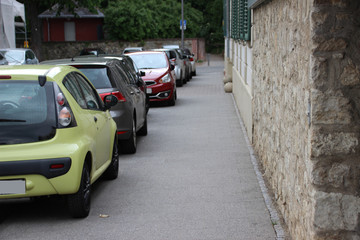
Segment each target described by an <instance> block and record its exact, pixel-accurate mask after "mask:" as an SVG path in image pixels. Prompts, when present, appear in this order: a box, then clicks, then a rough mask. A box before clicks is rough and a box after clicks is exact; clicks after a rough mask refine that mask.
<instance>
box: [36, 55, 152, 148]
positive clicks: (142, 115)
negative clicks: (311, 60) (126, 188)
mask: <svg viewBox="0 0 360 240" xmlns="http://www.w3.org/2000/svg"><path fill="white" fill-rule="evenodd" d="M41 64H56V65H71V66H73V67H76V68H78V69H79V70H80V71H81V72H82V73H84V74H85V76H86V77H87V78H89V80H90V81H91V82H92V84H93V85H94V86H95V88H96V90H97V91H98V92H99V94H100V96H101V97H102V98H103V99H104V97H105V96H107V95H114V96H116V97H117V99H118V103H117V104H116V105H115V106H113V107H112V108H111V109H110V114H111V116H112V117H113V118H114V120H115V122H116V124H117V135H118V140H119V149H120V150H121V152H122V153H135V152H136V148H137V136H136V135H137V134H139V135H147V112H146V94H145V93H144V92H143V91H141V89H140V88H141V87H144V86H145V85H144V82H140V81H137V78H136V76H130V74H131V73H130V74H129V72H128V70H127V69H126V68H124V64H123V63H122V62H121V61H120V60H118V59H107V58H103V57H89V58H72V59H60V60H52V61H45V62H41Z"/></svg>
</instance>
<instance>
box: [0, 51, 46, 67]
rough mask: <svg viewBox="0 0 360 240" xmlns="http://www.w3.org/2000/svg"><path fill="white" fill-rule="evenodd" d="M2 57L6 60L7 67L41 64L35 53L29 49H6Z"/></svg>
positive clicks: (2, 52) (1, 52)
mask: <svg viewBox="0 0 360 240" xmlns="http://www.w3.org/2000/svg"><path fill="white" fill-rule="evenodd" d="M0 55H1V56H2V57H3V58H4V59H5V60H6V62H7V64H6V65H24V64H39V60H38V59H37V57H36V56H35V53H34V52H33V51H32V50H31V49H29V48H4V49H0Z"/></svg>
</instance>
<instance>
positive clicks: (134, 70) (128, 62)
mask: <svg viewBox="0 0 360 240" xmlns="http://www.w3.org/2000/svg"><path fill="white" fill-rule="evenodd" d="M102 57H104V58H107V59H110V58H115V59H119V60H120V61H121V62H122V63H123V64H124V67H125V68H126V69H127V72H128V73H129V74H130V77H132V78H134V79H135V82H137V83H138V85H139V88H140V90H141V91H143V92H144V94H146V112H148V111H149V108H150V100H149V94H147V93H146V88H147V86H146V83H145V81H144V80H143V79H142V76H145V72H142V71H140V69H139V68H138V67H137V66H136V64H135V62H134V61H133V60H132V59H131V58H130V57H129V56H126V55H118V54H106V55H102Z"/></svg>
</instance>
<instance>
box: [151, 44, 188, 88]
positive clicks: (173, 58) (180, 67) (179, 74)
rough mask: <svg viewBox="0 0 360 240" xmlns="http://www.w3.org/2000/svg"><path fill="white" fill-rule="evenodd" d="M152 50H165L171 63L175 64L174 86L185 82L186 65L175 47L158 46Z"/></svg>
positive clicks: (179, 85)
mask: <svg viewBox="0 0 360 240" xmlns="http://www.w3.org/2000/svg"><path fill="white" fill-rule="evenodd" d="M152 51H161V52H165V53H166V55H167V57H168V58H169V61H170V63H171V64H173V65H174V66H175V69H174V71H175V76H176V86H178V87H181V86H182V85H184V84H185V83H186V78H185V76H186V72H185V71H186V66H185V62H184V60H183V59H182V57H181V55H180V54H179V53H178V52H177V51H176V50H175V49H166V48H158V49H152Z"/></svg>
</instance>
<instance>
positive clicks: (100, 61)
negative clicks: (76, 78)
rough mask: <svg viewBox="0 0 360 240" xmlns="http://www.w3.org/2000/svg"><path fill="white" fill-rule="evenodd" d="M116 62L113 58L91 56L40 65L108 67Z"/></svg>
mask: <svg viewBox="0 0 360 240" xmlns="http://www.w3.org/2000/svg"><path fill="white" fill-rule="evenodd" d="M116 61H118V59H115V58H106V57H103V56H101V57H99V56H92V57H89V56H87V57H75V58H64V59H56V60H48V61H43V62H40V64H51V65H80V64H86V65H104V66H105V65H110V64H111V63H113V62H116Z"/></svg>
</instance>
